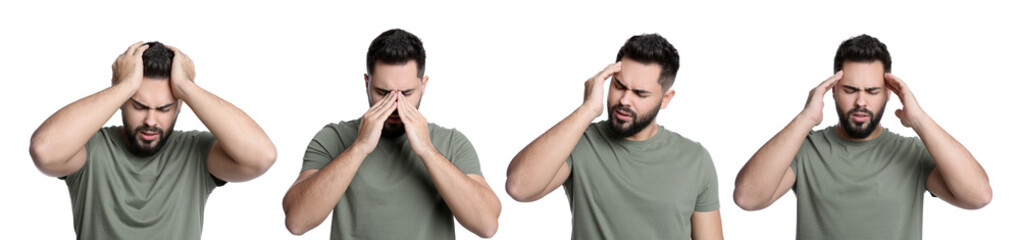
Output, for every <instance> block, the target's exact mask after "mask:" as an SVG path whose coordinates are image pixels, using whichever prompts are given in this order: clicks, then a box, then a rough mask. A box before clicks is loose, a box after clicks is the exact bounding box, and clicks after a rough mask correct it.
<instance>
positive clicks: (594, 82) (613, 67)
mask: <svg viewBox="0 0 1020 240" xmlns="http://www.w3.org/2000/svg"><path fill="white" fill-rule="evenodd" d="M620 66H622V65H621V64H620V62H616V63H613V64H609V66H606V68H605V69H602V72H599V74H596V75H595V76H594V77H591V78H589V79H588V81H585V82H584V102H583V103H581V106H582V107H585V108H587V109H588V110H590V111H591V113H592V114H594V116H596V117H597V116H598V115H602V106H603V105H604V104H605V103H604V102H603V101H602V95H603V94H604V93H605V90H603V89H604V86H605V83H606V79H609V77H611V76H613V74H616V73H618V72H620Z"/></svg>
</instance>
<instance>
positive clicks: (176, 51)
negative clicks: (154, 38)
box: [163, 45, 181, 56]
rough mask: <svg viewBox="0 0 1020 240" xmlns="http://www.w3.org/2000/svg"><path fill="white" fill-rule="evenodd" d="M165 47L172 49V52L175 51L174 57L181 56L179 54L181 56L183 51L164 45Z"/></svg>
mask: <svg viewBox="0 0 1020 240" xmlns="http://www.w3.org/2000/svg"><path fill="white" fill-rule="evenodd" d="M163 46H164V47H166V48H167V49H170V50H171V51H174V56H179V54H181V50H180V49H177V48H176V47H174V46H170V45H163Z"/></svg>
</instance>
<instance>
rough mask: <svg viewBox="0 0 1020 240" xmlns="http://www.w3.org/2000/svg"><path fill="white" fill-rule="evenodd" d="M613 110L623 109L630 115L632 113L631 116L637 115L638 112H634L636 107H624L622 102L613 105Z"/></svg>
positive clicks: (622, 110)
mask: <svg viewBox="0 0 1020 240" xmlns="http://www.w3.org/2000/svg"><path fill="white" fill-rule="evenodd" d="M611 110H612V111H621V112H626V113H627V114H628V115H631V116H637V113H636V112H634V109H631V108H629V107H624V106H623V105H620V104H617V105H614V106H613V107H612V108H611Z"/></svg>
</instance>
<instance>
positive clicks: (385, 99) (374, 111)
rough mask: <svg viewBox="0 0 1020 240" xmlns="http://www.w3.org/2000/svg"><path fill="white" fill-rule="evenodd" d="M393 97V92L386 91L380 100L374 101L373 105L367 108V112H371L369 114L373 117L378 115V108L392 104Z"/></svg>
mask: <svg viewBox="0 0 1020 240" xmlns="http://www.w3.org/2000/svg"><path fill="white" fill-rule="evenodd" d="M394 98H395V97H394V96H393V92H390V93H387V94H386V96H385V97H383V99H382V100H380V101H379V102H376V103H375V106H372V108H370V109H369V110H368V111H369V113H371V115H372V116H373V117H378V116H377V115H379V114H378V113H379V112H380V109H385V108H387V107H388V106H387V104H392V103H393V100H394Z"/></svg>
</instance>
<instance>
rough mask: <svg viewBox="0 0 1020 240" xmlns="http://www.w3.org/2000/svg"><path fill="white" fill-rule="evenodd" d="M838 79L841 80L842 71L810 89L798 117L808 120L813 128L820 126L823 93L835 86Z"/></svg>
mask: <svg viewBox="0 0 1020 240" xmlns="http://www.w3.org/2000/svg"><path fill="white" fill-rule="evenodd" d="M840 79H843V71H839V72H836V74H834V75H832V77H829V79H826V80H825V81H824V82H822V84H819V85H818V86H817V87H815V88H814V89H811V93H809V94H808V100H807V103H806V104H805V105H804V111H802V112H801V113H800V115H801V116H803V117H806V118H808V120H810V122H811V123H813V124H814V125H813V126H818V124H822V107H823V105H824V104H823V103H822V100H823V97H825V92H828V91H829V89H832V87H834V86H836V83H837V82H839V80H840ZM833 94H835V93H833Z"/></svg>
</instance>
